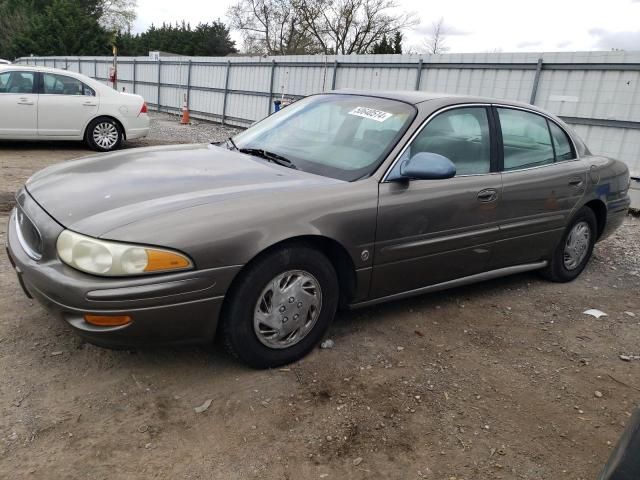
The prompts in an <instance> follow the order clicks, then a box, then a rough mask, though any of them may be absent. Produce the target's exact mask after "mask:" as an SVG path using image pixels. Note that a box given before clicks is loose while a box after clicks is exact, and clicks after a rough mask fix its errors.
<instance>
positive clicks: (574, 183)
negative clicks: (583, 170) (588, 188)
mask: <svg viewBox="0 0 640 480" xmlns="http://www.w3.org/2000/svg"><path fill="white" fill-rule="evenodd" d="M583 183H584V182H583V180H582V178H578V177H576V178H570V179H569V186H571V187H581V186H582V184H583Z"/></svg>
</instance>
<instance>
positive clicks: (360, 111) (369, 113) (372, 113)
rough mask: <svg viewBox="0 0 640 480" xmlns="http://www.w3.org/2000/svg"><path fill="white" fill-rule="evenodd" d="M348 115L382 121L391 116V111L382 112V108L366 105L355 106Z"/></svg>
mask: <svg viewBox="0 0 640 480" xmlns="http://www.w3.org/2000/svg"><path fill="white" fill-rule="evenodd" d="M349 115H355V116H357V117H362V118H368V119H369V120H375V121H376V122H384V121H385V120H386V119H387V118H390V117H393V113H389V112H383V111H382V110H376V109H375V108H367V107H356V108H354V109H353V110H351V111H350V112H349Z"/></svg>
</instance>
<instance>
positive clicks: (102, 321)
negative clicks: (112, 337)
mask: <svg viewBox="0 0 640 480" xmlns="http://www.w3.org/2000/svg"><path fill="white" fill-rule="evenodd" d="M84 321H85V322H87V323H90V324H91V325H96V326H98V327H121V326H123V325H128V324H129V323H131V317H130V316H129V315H90V314H88V313H85V315H84Z"/></svg>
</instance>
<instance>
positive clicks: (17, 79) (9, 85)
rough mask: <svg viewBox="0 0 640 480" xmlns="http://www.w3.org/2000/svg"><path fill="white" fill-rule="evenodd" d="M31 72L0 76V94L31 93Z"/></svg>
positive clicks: (6, 73) (10, 73)
mask: <svg viewBox="0 0 640 480" xmlns="http://www.w3.org/2000/svg"><path fill="white" fill-rule="evenodd" d="M33 77H34V74H33V72H4V73H2V74H0V93H33Z"/></svg>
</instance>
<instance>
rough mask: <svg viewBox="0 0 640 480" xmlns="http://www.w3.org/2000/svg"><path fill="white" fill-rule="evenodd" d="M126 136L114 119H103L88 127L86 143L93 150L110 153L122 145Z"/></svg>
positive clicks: (93, 122) (94, 121) (98, 119)
mask: <svg viewBox="0 0 640 480" xmlns="http://www.w3.org/2000/svg"><path fill="white" fill-rule="evenodd" d="M123 140H124V136H123V134H122V129H121V128H120V125H119V124H118V122H116V121H115V120H114V119H112V118H108V117H101V118H96V119H95V120H93V121H92V122H91V123H90V124H89V126H88V127H87V132H86V134H85V142H86V144H87V146H88V147H89V148H91V149H92V150H97V151H99V152H109V151H111V150H115V149H117V148H119V147H120V146H121V145H122V141H123Z"/></svg>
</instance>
